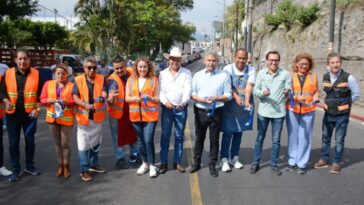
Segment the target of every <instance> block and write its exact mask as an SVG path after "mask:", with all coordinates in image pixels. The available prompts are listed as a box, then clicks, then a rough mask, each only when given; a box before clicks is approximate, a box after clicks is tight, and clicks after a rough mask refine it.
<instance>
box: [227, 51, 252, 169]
mask: <svg viewBox="0 0 364 205" xmlns="http://www.w3.org/2000/svg"><path fill="white" fill-rule="evenodd" d="M247 60H248V52H247V50H245V49H238V50H236V52H235V57H234V63H232V64H229V65H227V66H225V67H224V71H225V72H228V73H229V75H230V79H231V87H232V97H233V99H232V100H230V101H228V102H226V104H225V106H224V107H223V114H222V125H221V131H223V135H222V140H221V154H220V156H221V170H222V171H223V172H229V171H231V169H230V165H229V164H231V165H232V166H233V167H234V168H236V169H241V168H243V164H242V163H241V162H240V160H239V151H240V143H241V138H242V135H243V131H247V130H252V129H253V113H254V102H253V97H252V96H251V95H252V91H253V87H254V84H255V68H254V67H252V66H250V65H248V64H247Z"/></svg>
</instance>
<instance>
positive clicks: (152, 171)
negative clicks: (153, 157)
mask: <svg viewBox="0 0 364 205" xmlns="http://www.w3.org/2000/svg"><path fill="white" fill-rule="evenodd" d="M157 176H158V169H157V167H156V166H154V165H150V166H149V177H151V178H155V177H157Z"/></svg>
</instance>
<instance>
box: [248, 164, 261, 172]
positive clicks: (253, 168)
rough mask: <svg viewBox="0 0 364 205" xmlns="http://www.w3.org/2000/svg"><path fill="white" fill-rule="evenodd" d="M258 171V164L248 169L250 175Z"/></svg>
mask: <svg viewBox="0 0 364 205" xmlns="http://www.w3.org/2000/svg"><path fill="white" fill-rule="evenodd" d="M258 170H259V164H252V166H251V167H250V174H255V173H257V172H258Z"/></svg>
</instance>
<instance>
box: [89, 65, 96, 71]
mask: <svg viewBox="0 0 364 205" xmlns="http://www.w3.org/2000/svg"><path fill="white" fill-rule="evenodd" d="M86 68H87V70H94V71H95V70H97V66H86Z"/></svg>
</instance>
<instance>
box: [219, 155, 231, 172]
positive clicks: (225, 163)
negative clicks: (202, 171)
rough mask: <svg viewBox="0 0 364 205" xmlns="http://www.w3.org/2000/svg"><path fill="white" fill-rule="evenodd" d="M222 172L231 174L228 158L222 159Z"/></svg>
mask: <svg viewBox="0 0 364 205" xmlns="http://www.w3.org/2000/svg"><path fill="white" fill-rule="evenodd" d="M221 164H222V165H221V171H223V172H230V171H231V169H230V165H229V162H228V160H227V158H222V159H221Z"/></svg>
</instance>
